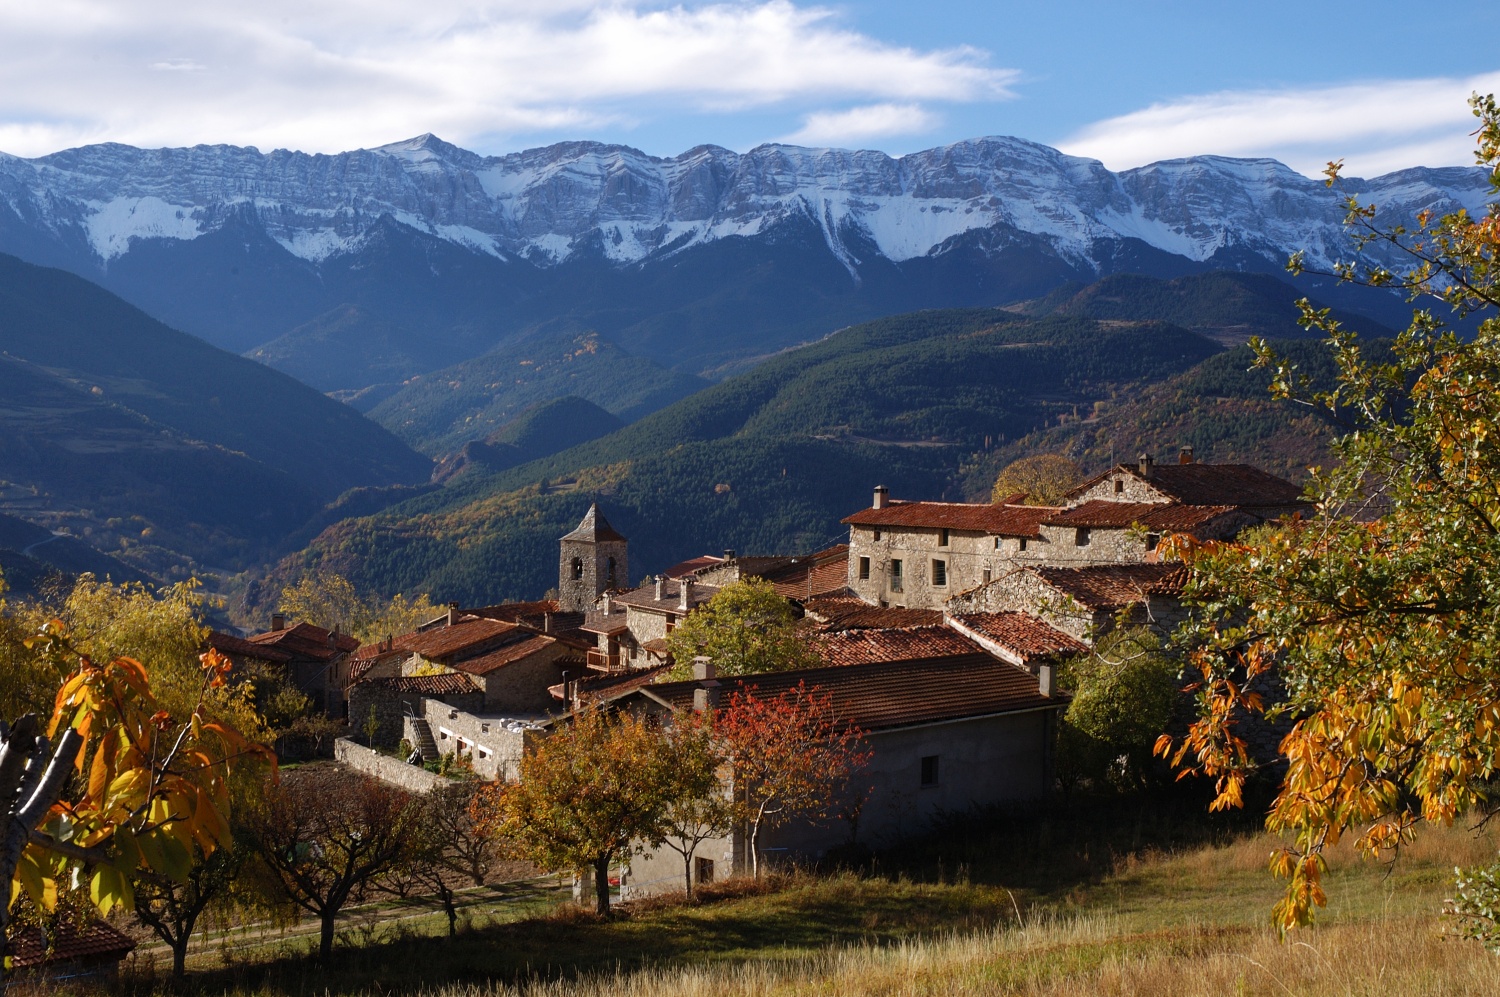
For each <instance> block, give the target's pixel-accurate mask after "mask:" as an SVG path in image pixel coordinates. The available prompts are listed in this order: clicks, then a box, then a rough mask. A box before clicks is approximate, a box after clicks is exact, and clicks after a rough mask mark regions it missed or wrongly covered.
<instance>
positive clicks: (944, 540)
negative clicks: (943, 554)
mask: <svg viewBox="0 0 1500 997" xmlns="http://www.w3.org/2000/svg"><path fill="white" fill-rule="evenodd" d="M938 546H939V547H946V546H948V531H947V530H938Z"/></svg>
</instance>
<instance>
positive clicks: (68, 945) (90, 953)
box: [9, 921, 135, 969]
mask: <svg viewBox="0 0 1500 997" xmlns="http://www.w3.org/2000/svg"><path fill="white" fill-rule="evenodd" d="M134 949H135V942H133V941H131V940H130V939H129V938H127V937H126V936H125V935H124V934H122V933H121V932H120V931H118V930H117V929H115V928H114V927H113V926H111V925H110V924H109V923H108V922H105V921H90V922H89V923H88V924H86V925H84V926H83V927H82V928H79V927H77V926H76V925H72V924H68V923H66V922H64V923H63V924H62V925H60V926H59V927H58V929H57V934H56V937H55V938H54V939H53V945H52V951H51V953H50V954H49V953H48V951H47V938H46V936H45V935H43V934H42V930H41V929H40V928H36V927H25V928H21V929H19V930H17V931H16V932H15V933H14V935H13V936H12V937H11V939H10V949H9V951H10V954H11V955H12V956H13V957H14V960H15V961H14V966H15V968H16V969H30V968H32V967H35V966H45V965H47V964H49V963H60V962H75V961H83V962H115V961H118V960H120V959H123V958H125V956H127V955H129V954H130V953H131V952H132V951H133V950H134Z"/></svg>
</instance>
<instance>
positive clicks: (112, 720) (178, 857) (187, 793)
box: [0, 621, 274, 943]
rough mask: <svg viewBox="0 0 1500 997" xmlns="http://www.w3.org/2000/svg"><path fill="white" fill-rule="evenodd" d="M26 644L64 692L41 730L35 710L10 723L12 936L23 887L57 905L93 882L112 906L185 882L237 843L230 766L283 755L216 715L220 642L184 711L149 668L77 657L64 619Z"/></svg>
mask: <svg viewBox="0 0 1500 997" xmlns="http://www.w3.org/2000/svg"><path fill="white" fill-rule="evenodd" d="M23 646H24V647H25V648H26V649H27V650H28V651H30V652H31V653H32V654H33V655H34V656H35V658H34V660H33V664H37V663H40V664H39V666H40V667H45V668H49V669H51V670H52V673H53V674H54V675H56V676H57V678H58V681H59V683H60V685H61V688H60V689H59V690H58V691H57V694H56V697H55V700H54V705H53V709H52V719H51V722H50V723H49V724H48V725H47V726H46V731H45V734H44V733H43V730H42V723H41V721H40V719H39V718H38V717H37V715H36V714H34V713H28V714H24V715H22V716H20V717H19V718H17V719H16V720H15V722H14V723H13V724H5V723H4V722H3V721H0V800H5V801H7V802H6V804H5V806H4V808H3V809H0V882H5V883H7V884H9V885H10V893H9V899H8V901H7V903H6V904H5V905H4V906H0V937H4V938H5V939H6V941H7V943H8V941H9V930H8V929H9V910H10V904H11V902H12V901H13V900H14V899H15V897H16V896H17V894H19V893H21V892H23V891H24V892H25V893H26V895H27V896H28V897H29V898H30V900H31V901H32V903H34V904H35V905H36V906H37V907H38V908H39V909H41V910H42V911H47V910H50V909H52V908H53V907H54V906H55V905H56V903H57V900H58V895H59V892H60V890H61V889H62V888H63V887H62V884H64V883H66V882H69V881H73V882H82V883H86V884H87V887H88V893H89V897H90V898H91V900H92V902H93V904H94V905H95V906H96V907H97V908H98V910H99V911H100V912H101V913H104V914H108V913H109V912H110V910H112V909H113V908H115V907H117V906H121V905H124V906H127V907H128V906H132V905H133V903H134V890H135V882H136V880H137V879H138V878H139V877H140V876H142V875H147V874H162V875H165V876H167V877H169V878H171V879H173V880H176V881H179V882H180V881H184V880H186V879H187V877H188V876H189V875H190V873H191V871H192V869H193V865H194V859H195V857H197V858H203V859H206V858H209V857H211V856H212V855H213V854H214V853H215V852H216V851H217V850H219V849H221V848H225V847H228V846H229V844H230V841H229V822H228V818H229V813H230V784H231V776H232V773H233V771H234V770H235V769H236V768H237V767H241V768H242V767H244V766H257V765H260V764H268V765H274V756H271V755H270V753H269V752H268V751H267V750H266V749H265V748H263V747H261V746H260V745H258V744H255V743H253V742H251V741H249V740H247V739H246V738H245V737H243V736H242V735H241V734H240V733H239V732H238V731H236V730H235V729H234V728H232V727H231V726H229V725H227V724H225V723H223V722H222V721H221V720H219V719H217V718H216V717H214V716H213V715H212V714H211V713H210V712H209V711H208V709H207V706H206V701H207V699H208V697H209V695H210V693H211V692H213V691H215V690H220V689H222V688H224V687H225V686H226V684H227V680H226V676H227V675H228V673H229V671H230V663H229V661H228V660H227V659H225V658H223V657H222V656H220V655H218V654H217V653H215V652H212V651H210V652H208V653H206V654H204V655H202V656H201V661H200V667H199V672H198V674H199V695H198V698H197V702H196V703H195V704H193V706H192V709H191V710H190V711H189V712H188V713H187V715H186V716H185V717H184V718H183V719H182V720H178V719H176V718H174V717H173V715H172V713H171V712H169V711H168V710H167V709H165V708H163V706H162V704H161V703H160V702H158V700H157V699H156V697H155V695H154V692H153V689H152V686H151V682H150V678H149V676H148V672H147V669H146V667H145V666H144V665H142V664H141V663H140V662H139V661H137V660H135V659H133V658H126V657H117V658H114V659H112V660H109V661H108V662H107V663H104V664H101V663H99V662H97V661H95V660H94V659H93V658H91V657H89V656H87V655H83V654H80V653H79V652H78V649H77V648H76V647H74V646H73V645H72V644H71V643H70V642H69V641H68V639H67V636H66V634H65V632H64V628H63V626H62V624H61V623H60V622H56V621H54V622H51V623H48V624H46V625H45V626H44V628H43V629H42V631H41V632H40V633H39V634H38V635H37V636H36V637H34V638H32V639H31V640H29V641H28V642H26V644H25V645H23ZM147 650H148V651H149V648H147ZM75 772H76V773H77V778H75V777H74V773H75Z"/></svg>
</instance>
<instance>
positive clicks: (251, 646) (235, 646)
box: [208, 630, 292, 663]
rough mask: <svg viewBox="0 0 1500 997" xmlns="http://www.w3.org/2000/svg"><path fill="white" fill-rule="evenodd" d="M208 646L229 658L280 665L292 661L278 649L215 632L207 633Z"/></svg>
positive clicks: (288, 655) (289, 655) (284, 652)
mask: <svg viewBox="0 0 1500 997" xmlns="http://www.w3.org/2000/svg"><path fill="white" fill-rule="evenodd" d="M208 646H209V647H211V648H213V649H214V650H215V651H218V652H219V653H220V654H227V655H230V656H231V657H234V656H238V657H243V658H254V659H256V660H257V661H276V662H282V663H285V662H287V661H291V660H292V656H291V654H289V653H288V652H286V651H283V650H282V649H281V648H279V647H270V646H267V645H265V644H256V643H254V642H253V641H248V640H245V639H244V638H243V637H236V636H234V634H226V633H220V632H219V631H217V630H211V631H209V634H208Z"/></svg>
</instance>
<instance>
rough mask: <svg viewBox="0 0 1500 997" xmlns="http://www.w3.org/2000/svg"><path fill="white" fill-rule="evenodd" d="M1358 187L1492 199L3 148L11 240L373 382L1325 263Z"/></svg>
mask: <svg viewBox="0 0 1500 997" xmlns="http://www.w3.org/2000/svg"><path fill="white" fill-rule="evenodd" d="M1348 193H1353V194H1356V195H1358V196H1359V197H1360V198H1361V199H1362V200H1365V201H1372V202H1374V203H1376V204H1377V205H1379V206H1380V208H1381V209H1382V212H1383V213H1385V214H1387V215H1388V216H1390V217H1407V216H1410V215H1412V214H1414V213H1415V212H1416V211H1418V210H1420V209H1423V208H1429V209H1434V210H1437V211H1439V212H1442V211H1448V210H1453V209H1455V208H1458V207H1465V208H1468V209H1469V210H1470V211H1478V210H1480V209H1481V208H1482V207H1483V205H1484V203H1485V200H1486V197H1487V194H1488V187H1487V184H1486V179H1485V174H1484V172H1483V171H1481V170H1479V169H1464V168H1448V169H1423V168H1418V169H1410V170H1404V171H1401V172H1399V173H1393V174H1390V175H1388V176H1383V177H1378V178H1375V179H1373V180H1361V179H1350V180H1348V181H1347V182H1346V183H1345V185H1344V190H1343V191H1337V190H1329V189H1328V188H1327V187H1325V185H1324V184H1323V183H1322V182H1321V181H1319V180H1312V179H1309V178H1307V177H1304V176H1301V175H1300V174H1298V173H1295V172H1294V171H1292V170H1291V169H1289V168H1288V167H1286V166H1284V165H1282V164H1280V163H1277V162H1275V161H1272V160H1264V159H1257V160H1243V159H1226V158H1221V157H1213V156H1202V157H1194V158H1190V159H1181V160H1172V161H1169V162H1161V163H1154V164H1152V165H1150V166H1145V167H1142V168H1140V169H1134V170H1127V171H1124V172H1121V173H1113V172H1111V171H1109V170H1107V169H1105V168H1104V167H1103V166H1102V165H1101V164H1100V163H1098V162H1096V161H1094V160H1089V159H1082V158H1078V157H1074V156H1067V155H1064V154H1063V153H1061V152H1059V151H1057V150H1056V149H1052V148H1049V147H1047V146H1044V145H1039V144H1037V143H1034V142H1028V141H1023V140H1020V139H1014V138H983V139H975V140H972V141H966V142H959V143H955V144H953V145H947V146H943V147H940V148H936V149H930V150H927V151H925V152H918V153H913V154H910V155H907V156H903V157H900V158H892V157H890V156H887V155H885V154H883V153H880V152H870V151H845V150H837V149H804V148H797V147H792V146H784V145H767V146H762V147H760V148H757V149H753V150H751V151H750V152H747V153H744V154H740V153H735V152H731V151H730V150H727V149H723V148H718V147H715V146H700V147H698V148H695V149H692V150H689V151H688V152H685V153H683V154H681V155H679V156H675V157H672V158H668V159H663V158H656V157H652V156H648V155H646V154H644V153H641V152H638V151H636V150H634V149H630V148H626V147H622V146H609V145H600V144H597V143H588V142H575V143H565V144H560V145H554V146H549V147H547V148H543V149H533V150H529V151H526V152H519V153H515V154H512V155H507V156H500V157H483V156H479V155H477V154H475V153H472V152H468V151H466V150H463V149H460V148H458V147H456V146H453V145H450V144H448V143H446V142H443V141H441V140H439V139H437V138H435V137H434V136H431V135H423V136H420V137H418V138H415V139H411V140H408V141H405V142H397V143H394V144H391V145H387V146H382V147H380V148H377V149H368V150H359V151H355V152H346V153H341V154H338V155H333V156H328V155H306V154H303V153H296V152H287V151H284V150H278V151H275V152H271V153H261V152H259V151H258V150H256V149H252V148H238V147H232V146H197V147H194V148H190V149H159V150H145V149H136V148H132V147H128V146H122V145H112V144H111V145H96V146H88V147H84V148H79V149H72V150H68V151H65V152H59V153H56V154H54V155H50V156H44V157H41V158H37V159H20V158H16V157H13V156H5V155H0V251H4V252H9V253H13V254H15V255H18V256H21V257H23V258H26V259H28V260H30V261H32V262H38V263H46V264H50V265H54V266H62V267H65V268H67V269H70V270H73V271H75V272H78V273H80V274H83V275H84V276H88V277H90V279H94V280H98V281H99V282H101V283H103V284H105V285H106V286H108V287H110V288H111V289H112V290H115V291H116V292H117V293H119V294H121V295H123V296H124V297H126V298H127V299H128V300H131V301H133V302H134V303H136V304H138V305H140V306H141V307H143V308H144V309H145V310H147V311H148V312H152V313H154V314H156V315H157V316H158V317H160V318H163V319H165V320H166V321H168V322H169V323H171V324H174V325H177V326H178V327H180V328H184V329H186V330H188V331H190V332H194V333H196V334H198V335H200V336H203V337H205V338H208V339H210V340H211V341H214V342H216V343H219V344H220V345H225V346H228V347H231V348H234V349H240V350H247V349H251V348H255V347H260V349H259V350H258V351H257V352H256V353H255V354H254V355H257V356H259V357H260V358H261V359H264V360H266V361H267V362H271V363H273V364H276V365H278V366H282V367H283V368H284V369H287V370H289V371H291V372H293V373H295V374H297V375H298V376H301V377H304V379H306V380H309V381H311V382H312V383H314V384H317V385H319V386H321V387H325V388H331V387H357V386H359V385H361V384H367V383H371V382H372V381H378V380H380V379H382V378H386V379H389V378H392V377H395V378H400V377H405V376H409V375H410V374H411V373H413V372H421V371H422V370H424V369H425V370H431V369H434V368H435V366H441V365H442V364H444V363H451V362H455V358H457V359H462V358H463V356H464V355H469V356H472V355H474V354H475V353H477V352H482V351H483V350H484V349H486V348H488V345H492V344H493V343H494V342H496V341H498V340H499V339H501V338H503V337H504V336H506V335H510V334H512V333H514V332H516V331H517V330H519V329H522V328H524V327H527V326H529V325H534V324H536V323H539V322H546V321H549V320H553V319H556V318H559V317H562V316H572V317H573V318H575V319H577V320H578V321H580V322H584V323H585V324H588V325H590V326H593V327H595V328H598V329H599V331H601V332H604V333H606V334H608V335H613V336H615V338H617V339H618V340H619V341H621V343H622V344H623V345H626V346H627V348H631V349H635V350H638V351H640V352H643V353H646V354H648V355H653V356H656V357H657V358H658V359H663V360H665V361H667V362H672V363H677V364H680V365H683V366H687V367H692V368H698V369H707V368H709V367H711V366H712V365H713V364H714V363H717V362H723V361H726V360H728V361H732V360H733V359H734V358H736V357H741V358H743V357H746V356H754V355H756V354H757V353H762V352H765V351H766V350H768V349H776V348H780V347H782V346H785V345H788V344H790V343H793V342H797V341H801V340H805V339H807V338H813V337H815V336H816V335H820V334H822V333H824V332H827V331H830V330H831V329H833V328H837V327H838V326H839V325H842V324H846V323H847V322H849V321H854V320H858V319H860V318H867V317H873V316H874V315H877V314H889V313H891V312H895V311H902V310H908V309H910V308H915V307H933V306H940V305H967V304H1001V303H1004V302H1005V301H1008V300H1015V299H1016V298H1018V297H1024V296H1027V295H1034V294H1037V293H1044V292H1045V291H1046V290H1048V289H1050V288H1051V287H1053V286H1056V285H1057V284H1059V283H1061V282H1063V281H1064V280H1073V279H1082V280H1088V279H1092V278H1094V277H1097V276H1101V275H1104V274H1106V273H1109V272H1118V271H1121V270H1140V271H1142V272H1150V273H1154V274H1156V275H1159V276H1171V275H1175V274H1177V273H1183V272H1191V271H1193V270H1196V269H1208V268H1214V267H1233V268H1239V269H1265V270H1268V271H1279V269H1280V267H1281V264H1282V263H1283V262H1284V261H1285V259H1286V257H1287V255H1288V253H1290V252H1291V251H1293V250H1303V251H1305V252H1306V253H1307V256H1308V259H1309V261H1310V262H1311V263H1313V264H1314V265H1315V266H1322V267H1325V268H1326V267H1327V266H1328V265H1329V264H1330V263H1331V262H1332V261H1333V260H1335V259H1338V258H1342V257H1346V256H1347V255H1348V254H1349V243H1348V240H1347V237H1346V235H1345V233H1344V231H1343V227H1342V218H1343V209H1342V205H1341V199H1342V197H1343V196H1344V195H1346V194H1348ZM414 254H415V255H414ZM415 260H420V261H421V262H420V263H415V262H414V261H415ZM757 275H758V276H757ZM756 281H758V282H759V283H755V282H756ZM737 282H738V283H737ZM745 282H750V283H745ZM730 285H736V286H740V287H741V292H740V293H738V294H737V295H736V294H729V293H728V292H727V291H726V290H725V289H726V288H727V287H729V286H730ZM648 286H649V290H648ZM768 295H770V296H773V297H779V298H780V299H781V300H780V301H779V302H777V303H776V307H775V308H772V307H771V306H770V305H768V304H766V303H765V301H764V299H765V298H766V297H767V296H768ZM731 298H733V299H735V300H729V299H731ZM752 299H753V300H752ZM747 301H751V302H752V303H751V304H749V305H747V304H746V302H747ZM803 301H805V302H806V306H805V307H801V306H799V302H803ZM768 308H769V309H770V311H767V309H768ZM674 309H675V311H674ZM777 309H779V311H778V310H777ZM773 312H774V314H773ZM668 313H670V314H668ZM789 314H791V315H793V316H794V317H791V318H788V317H787V316H788V315H789ZM778 315H779V316H780V317H779V318H778V317H776V316H778ZM663 316H666V317H663ZM372 322H383V323H384V324H383V325H382V326H381V329H382V330H383V331H381V332H380V333H379V334H378V335H377V334H376V333H373V332H371V331H370V329H371V328H372V326H371V323H372ZM453 330H459V332H453ZM450 333H452V334H451V335H450ZM288 336H290V338H288ZM382 337H383V338H382ZM377 341H378V345H377V346H371V343H372V342H377ZM460 341H461V342H462V344H463V345H461V346H457V345H453V344H454V343H458V342H460ZM318 344H321V345H318ZM319 350H323V351H324V353H325V354H326V355H322V354H320V356H321V357H322V359H317V358H312V359H309V358H310V357H312V355H313V354H314V353H317V351H319ZM372 350H373V351H374V352H373V353H372V352H371V351H372ZM309 351H311V352H309ZM329 351H331V352H329ZM361 364H364V367H361V366H360V365H361ZM338 365H343V366H346V367H348V368H349V369H350V370H351V371H355V373H351V374H350V376H349V377H343V376H342V375H341V374H337V372H336V371H335V370H334V368H335V367H337V366H338ZM372 365H373V366H372ZM366 368H368V369H366Z"/></svg>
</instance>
